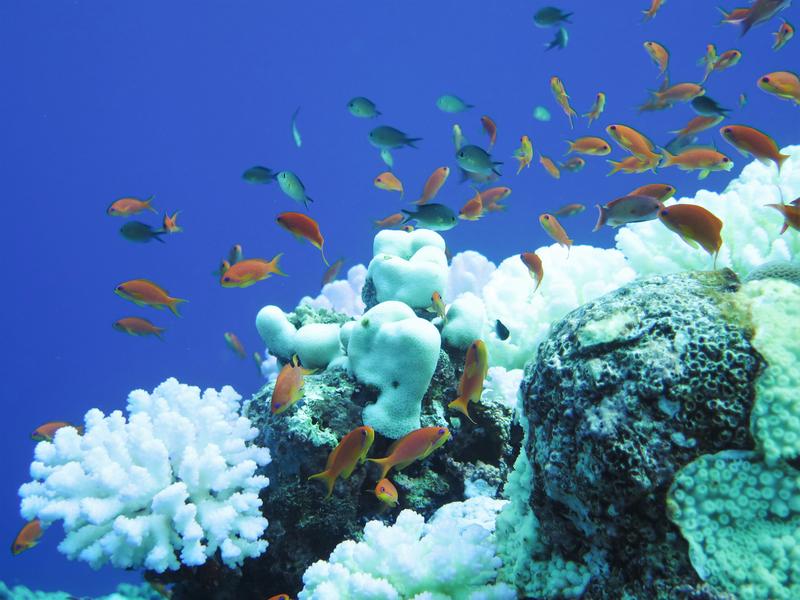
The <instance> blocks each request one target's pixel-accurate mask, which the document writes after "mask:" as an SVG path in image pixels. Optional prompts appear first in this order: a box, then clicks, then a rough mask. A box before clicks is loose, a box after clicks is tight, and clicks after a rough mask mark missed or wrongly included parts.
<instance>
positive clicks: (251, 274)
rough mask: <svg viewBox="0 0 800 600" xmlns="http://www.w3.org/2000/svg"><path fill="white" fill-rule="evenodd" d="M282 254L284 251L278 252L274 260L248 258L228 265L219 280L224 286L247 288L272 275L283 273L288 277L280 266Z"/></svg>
mask: <svg viewBox="0 0 800 600" xmlns="http://www.w3.org/2000/svg"><path fill="white" fill-rule="evenodd" d="M281 256H283V252H280V253H279V254H276V255H275V256H274V258H273V259H272V260H266V259H263V258H246V259H244V260H242V261H239V262H237V263H236V264H235V265H231V266H230V267H228V269H227V270H226V271H224V272H223V273H222V277H221V278H220V281H219V282H220V284H221V285H222V287H226V288H231V287H240V288H246V287H250V286H251V285H253V284H254V283H256V282H258V281H263V280H264V279H268V278H269V277H270V276H272V275H282V276H284V277H286V273H284V272H283V271H281V269H280V267H279V266H278V261H279V260H280V258H281Z"/></svg>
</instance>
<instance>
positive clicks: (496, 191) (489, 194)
mask: <svg viewBox="0 0 800 600" xmlns="http://www.w3.org/2000/svg"><path fill="white" fill-rule="evenodd" d="M510 195H511V188H509V187H502V186H500V187H493V188H489V189H488V190H484V191H482V192H481V198H482V199H483V208H484V209H485V210H486V211H488V212H495V211H498V210H505V209H506V206H505V204H500V202H502V201H503V200H505V199H506V198H508V197H509V196H510Z"/></svg>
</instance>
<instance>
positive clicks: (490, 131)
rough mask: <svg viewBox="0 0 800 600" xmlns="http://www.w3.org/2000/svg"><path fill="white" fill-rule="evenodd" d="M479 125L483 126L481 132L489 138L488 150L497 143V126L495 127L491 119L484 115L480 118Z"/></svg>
mask: <svg viewBox="0 0 800 600" xmlns="http://www.w3.org/2000/svg"><path fill="white" fill-rule="evenodd" d="M481 125H483V130H484V131H485V132H486V135H488V136H489V148H491V147H492V146H494V143H495V142H496V141H497V125H495V123H494V121H492V119H491V117H488V116H486V115H483V116H482V117H481Z"/></svg>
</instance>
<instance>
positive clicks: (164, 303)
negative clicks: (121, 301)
mask: <svg viewBox="0 0 800 600" xmlns="http://www.w3.org/2000/svg"><path fill="white" fill-rule="evenodd" d="M114 293H115V294H117V296H120V297H122V298H125V299H126V300H130V301H131V302H133V303H134V304H136V305H137V306H152V307H153V308H157V309H159V310H160V309H162V308H164V307H167V308H169V309H170V310H171V311H172V313H173V314H174V315H175V316H176V317H180V316H181V315H180V313H179V312H178V304H180V303H181V302H186V300H183V299H182V298H173V297H171V296H170V295H169V294H168V293H167V291H166V290H165V289H164V288H162V287H161V286H159V285H158V284H156V283H153V282H152V281H149V280H148V279H132V280H130V281H126V282H124V283H120V284H119V285H118V286H117V287H116V288H114Z"/></svg>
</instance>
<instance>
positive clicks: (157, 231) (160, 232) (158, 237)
mask: <svg viewBox="0 0 800 600" xmlns="http://www.w3.org/2000/svg"><path fill="white" fill-rule="evenodd" d="M165 233H167V231H166V230H165V229H155V230H154V231H153V239H154V240H158V241H159V242H161V243H162V244H166V243H167V242H165V241H164V239H163V238H162V237H161V236H162V235H164V234H165Z"/></svg>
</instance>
